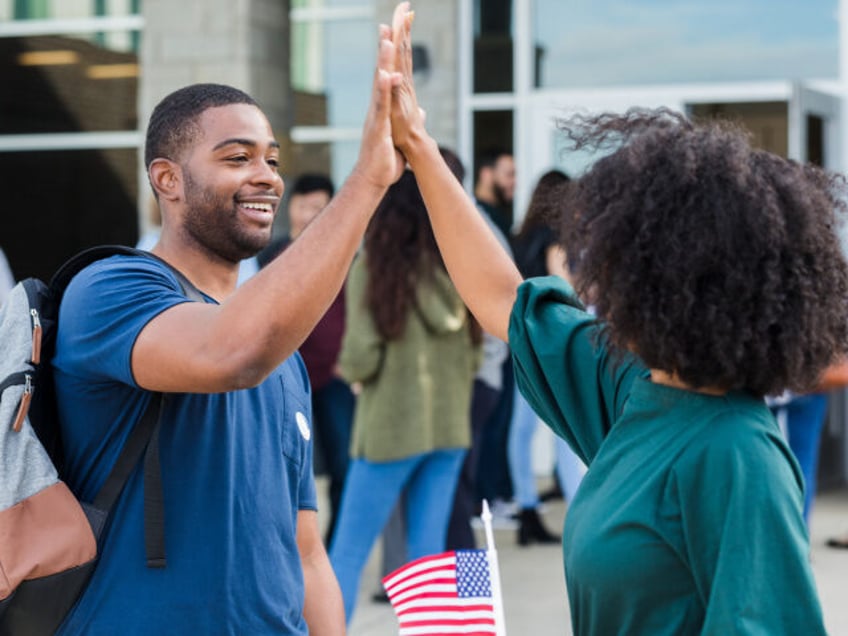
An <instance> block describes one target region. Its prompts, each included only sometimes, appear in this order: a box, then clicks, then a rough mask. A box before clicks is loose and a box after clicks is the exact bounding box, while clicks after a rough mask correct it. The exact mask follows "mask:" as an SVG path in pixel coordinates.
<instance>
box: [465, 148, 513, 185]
mask: <svg viewBox="0 0 848 636" xmlns="http://www.w3.org/2000/svg"><path fill="white" fill-rule="evenodd" d="M511 156H512V152H511V151H509V150H507V149H506V148H500V147H494V148H486V149H485V150H484V151H483V152H481V153H480V154H479V155H478V156H477V164H476V170H475V172H474V174H475V175H476V177H477V178H478V179H479V178H480V171H481V170H482V169H483V168H494V167H495V164H496V163H497V162H498V159H500V158H501V157H511Z"/></svg>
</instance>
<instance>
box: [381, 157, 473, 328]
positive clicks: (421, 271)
mask: <svg viewBox="0 0 848 636" xmlns="http://www.w3.org/2000/svg"><path fill="white" fill-rule="evenodd" d="M440 152H441V153H442V157H443V158H444V159H445V161H446V163H447V164H448V166H449V167H450V169H451V171H452V172H453V173H454V175H455V176H457V178H458V179H460V180H461V174H462V173H463V168H462V164H461V163H460V161H459V159H458V158H457V157H456V155H455V154H453V152H451V151H450V150H447V149H445V148H440ZM364 246H365V263H366V268H367V270H368V282H367V285H366V290H365V305H366V307H367V308H368V310H369V312H370V313H371V316H372V317H373V319H374V324H375V326H376V328H377V332H378V333H379V334H380V335H381V336H382V337H383V338H385V339H386V340H395V339H397V338H400V337H401V336H402V335H403V332H404V329H405V328H406V319H407V317H408V315H409V312H410V310H411V309H412V308H413V307H414V303H415V296H416V289H417V288H418V285H419V284H421V283H422V282H426V281H427V280H428V279H429V280H432V277H433V275H434V274H435V271H436V268H441V269H442V270H444V269H445V265H444V262H443V261H442V256H441V253H440V252H439V247H438V245H437V244H436V237H435V236H434V235H433V227H432V226H431V225H430V217H429V216H428V215H427V208H426V207H425V205H424V199H423V198H422V197H421V191H420V190H419V189H418V182H417V181H416V180H415V175H414V174H413V173H412V171H410V170H405V171H404V173H403V174H402V175H401V177H400V179H398V181H397V182H396V183H394V184H393V185H392V186H391V187H390V188H389V189H388V191H387V192H386V195H385V196H384V197H383V200H382V201H381V202H380V204H379V206H378V207H377V210H376V212H375V213H374V216H373V217H372V219H371V222H370V223H369V225H368V229H367V230H366V231H365V241H364ZM468 317H469V329H470V331H471V337H472V341H473V342H475V343H477V344H479V342H480V341H481V338H482V332H481V330H480V327H479V324H478V323H477V321H475V320H473V319H472V317H471V313H470V312H469V314H468Z"/></svg>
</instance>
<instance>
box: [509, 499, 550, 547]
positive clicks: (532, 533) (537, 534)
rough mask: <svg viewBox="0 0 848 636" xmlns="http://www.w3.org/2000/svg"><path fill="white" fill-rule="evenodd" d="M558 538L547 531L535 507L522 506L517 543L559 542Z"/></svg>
mask: <svg viewBox="0 0 848 636" xmlns="http://www.w3.org/2000/svg"><path fill="white" fill-rule="evenodd" d="M559 541H560V538H559V537H558V536H557V535H555V534H551V533H550V532H548V530H547V528H545V526H543V525H542V520H541V518H540V517H539V513H538V512H537V511H536V509H535V508H522V509H521V516H520V517H519V525H518V545H530V544H531V543H559Z"/></svg>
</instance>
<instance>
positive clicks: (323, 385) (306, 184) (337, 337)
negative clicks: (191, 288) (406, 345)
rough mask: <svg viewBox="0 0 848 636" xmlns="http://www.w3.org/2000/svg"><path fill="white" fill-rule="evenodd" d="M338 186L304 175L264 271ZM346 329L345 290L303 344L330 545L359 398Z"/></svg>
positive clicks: (263, 256)
mask: <svg viewBox="0 0 848 636" xmlns="http://www.w3.org/2000/svg"><path fill="white" fill-rule="evenodd" d="M333 193H334V189H333V182H332V181H331V180H330V178H329V177H327V176H326V175H323V174H304V175H301V176H300V177H298V178H297V179H296V180H295V181H294V183H293V184H292V186H291V188H290V189H289V204H288V214H289V232H288V234H286V235H284V236H281V237H279V238H277V239H274V240H273V241H272V242H271V244H270V245H269V246H268V248H266V249H265V250H263V251H262V252H260V254H259V256H258V260H259V264H260V266H261V267H264V266H265V265H267V264H268V263H269V262H270V261H272V260H273V259H274V258H276V257H277V255H278V254H280V252H282V251H283V250H284V249H286V248H287V247H288V246H289V245H290V244H291V242H292V241H294V240H296V239H297V237H298V236H300V234H301V233H302V232H303V230H304V229H306V226H307V225H309V224H310V223H311V222H312V221H313V220H314V219H315V218H316V217H317V216H318V214H320V213H321V210H323V209H324V208H325V207H327V204H328V203H329V202H330V199H332V198H333ZM344 328H345V294H344V287H342V289H341V291H339V293H338V294H337V295H336V297H335V299H333V302H332V304H331V305H330V307H329V308H328V309H327V312H326V313H325V314H324V316H323V317H322V318H321V320H319V321H318V324H317V325H315V328H314V329H313V330H312V333H310V334H309V336H307V338H306V340H304V341H303V344H302V345H300V349H298V351H299V352H300V355H301V356H302V357H303V362H304V364H306V370H307V372H308V373H309V382H310V384H311V385H312V422H313V430H314V433H315V444H316V447H317V448H318V450H319V452H320V453H321V457H322V458H323V460H324V467H325V468H326V470H327V475H328V477H329V480H330V492H329V495H330V519H329V521H328V524H327V529H326V532H325V533H324V542H325V544H326V545H328V546H329V545H330V543H331V541H332V538H333V532H334V531H335V527H336V519H337V517H338V511H339V504H340V502H341V497H342V489H343V488H344V481H345V476H346V475H347V467H348V462H349V457H350V454H349V447H350V431H351V426H352V424H353V409H354V405H355V397H354V395H353V392H352V391H351V389H350V386H349V385H348V384H347V382H345V381H344V380H343V379H342V378H341V377H340V375H339V369H338V366H337V364H338V357H339V351H340V350H341V344H342V335H343V334H344Z"/></svg>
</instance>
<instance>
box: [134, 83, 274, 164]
mask: <svg viewBox="0 0 848 636" xmlns="http://www.w3.org/2000/svg"><path fill="white" fill-rule="evenodd" d="M230 104H250V105H251V106H256V107H257V108H258V106H259V105H258V104H257V103H256V101H255V100H254V99H253V98H252V97H251V96H250V95H248V94H247V93H245V92H244V91H241V90H239V89H237V88H233V87H232V86H225V85H223V84H192V85H190V86H186V87H184V88H180V89H179V90H176V91H174V92H173V93H171V94H170V95H167V96H166V97H165V98H164V99H163V100H162V101H161V102H159V103H158V104H157V105H156V108H154V109H153V113H152V114H151V115H150V121H149V122H148V124H147V138H146V139H145V142H144V166H145V168H149V167H150V164H151V163H152V162H153V160H154V159H156V158H158V157H164V158H166V159H171V160H173V161H176V160H177V158H178V157H179V156H180V154H181V153H182V151H183V149H184V148H185V147H186V146H187V145H188V144H189V143H190V140H191V138H192V137H194V136H195V135H196V134H197V132H198V127H197V119H198V117H200V115H201V114H202V113H203V112H205V111H206V110H208V109H209V108H215V107H218V106H229V105H230Z"/></svg>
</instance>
